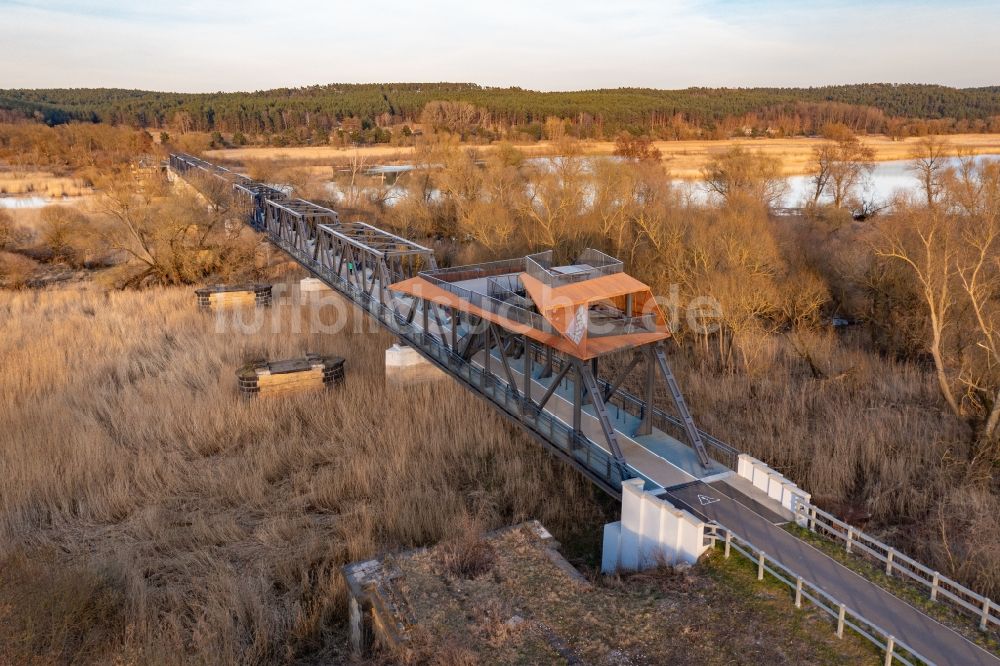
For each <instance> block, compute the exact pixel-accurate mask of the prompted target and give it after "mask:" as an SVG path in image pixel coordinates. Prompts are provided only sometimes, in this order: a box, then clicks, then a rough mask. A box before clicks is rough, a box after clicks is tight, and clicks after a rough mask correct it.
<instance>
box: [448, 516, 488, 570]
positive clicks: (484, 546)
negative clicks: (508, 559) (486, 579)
mask: <svg viewBox="0 0 1000 666" xmlns="http://www.w3.org/2000/svg"><path fill="white" fill-rule="evenodd" d="M460 530H461V531H460V533H459V535H458V536H457V537H456V538H454V539H452V540H450V541H448V542H446V543H445V544H443V545H442V547H441V557H442V563H443V564H444V567H445V569H446V570H447V571H449V572H450V573H451V574H452V575H453V576H458V577H460V578H477V577H479V576H481V575H483V574H484V573H487V572H488V571H490V570H491V569H492V568H493V563H494V561H495V559H496V552H495V550H494V548H493V546H492V544H490V542H489V541H487V540H486V539H485V538H483V534H482V531H481V529H480V528H479V527H478V525H476V523H474V522H468V521H466V524H465V525H464V526H463V527H461V528H460Z"/></svg>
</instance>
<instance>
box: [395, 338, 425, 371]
mask: <svg viewBox="0 0 1000 666" xmlns="http://www.w3.org/2000/svg"><path fill="white" fill-rule="evenodd" d="M424 363H428V364H429V363H430V361H428V360H427V359H425V358H424V357H423V356H421V355H420V353H419V352H418V351H417V350H416V349H414V348H413V347H407V346H403V345H400V344H398V343H397V344H394V345H392V346H391V347H389V348H388V349H386V350H385V367H387V368H409V367H412V366H415V365H421V364H424Z"/></svg>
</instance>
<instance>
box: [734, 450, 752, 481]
mask: <svg viewBox="0 0 1000 666" xmlns="http://www.w3.org/2000/svg"><path fill="white" fill-rule="evenodd" d="M736 473H737V474H739V475H740V476H742V477H743V478H744V479H747V480H748V481H753V462H752V460H751V458H750V456H748V455H747V454H745V453H741V454H740V455H739V456H737V458H736Z"/></svg>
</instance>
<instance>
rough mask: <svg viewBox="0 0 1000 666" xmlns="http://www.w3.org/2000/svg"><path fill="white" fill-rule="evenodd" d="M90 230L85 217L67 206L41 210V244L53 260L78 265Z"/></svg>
mask: <svg viewBox="0 0 1000 666" xmlns="http://www.w3.org/2000/svg"><path fill="white" fill-rule="evenodd" d="M91 233H92V231H91V228H90V224H89V221H88V219H87V217H86V216H85V215H84V214H83V213H81V212H80V211H78V210H76V209H75V208H71V207H69V206H46V207H45V208H43V209H42V211H41V229H40V233H39V237H40V241H41V243H42V246H43V247H44V248H45V249H46V250H47V251H48V252H50V253H51V254H52V259H53V260H54V261H60V262H64V263H66V264H69V265H70V266H78V265H80V264H81V263H82V261H83V258H84V255H85V246H86V244H87V242H88V240H89V237H90V235H91Z"/></svg>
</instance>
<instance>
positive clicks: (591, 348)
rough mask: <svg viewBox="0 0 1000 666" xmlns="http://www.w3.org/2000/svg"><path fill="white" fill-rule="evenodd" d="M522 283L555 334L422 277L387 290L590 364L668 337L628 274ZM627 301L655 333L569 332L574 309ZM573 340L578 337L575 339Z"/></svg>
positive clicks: (655, 309) (648, 298)
mask: <svg viewBox="0 0 1000 666" xmlns="http://www.w3.org/2000/svg"><path fill="white" fill-rule="evenodd" d="M520 278H521V282H522V284H524V286H525V289H526V290H527V292H528V295H529V296H530V297H531V299H532V300H533V301H534V302H535V304H536V306H537V307H538V310H539V312H540V313H541V314H542V316H543V317H545V319H546V320H547V321H549V322H550V323H551V324H552V326H553V328H555V329H556V330H557V331H559V334H558V335H556V334H554V333H549V332H546V331H541V330H538V329H536V328H534V327H532V326H528V325H526V324H522V323H520V322H517V321H514V320H512V319H509V318H507V317H504V316H503V315H500V314H498V313H496V312H492V311H490V310H486V309H484V308H481V307H478V306H476V305H473V304H472V303H470V302H469V301H468V300H467V299H465V298H462V297H460V296H458V295H457V294H454V293H452V292H450V291H448V290H446V289H444V288H442V287H439V286H437V285H435V284H433V283H432V282H430V281H428V280H425V279H424V278H422V277H414V278H410V279H408V280H403V281H402V282H397V283H395V284H392V285H389V289H391V290H392V291H394V292H397V293H400V294H406V295H408V296H414V297H416V298H424V299H427V300H429V301H431V302H432V303H436V304H438V305H446V306H448V307H452V308H456V309H458V310H461V311H463V312H467V313H469V314H472V315H474V316H476V317H480V318H482V319H485V320H487V321H490V322H493V323H494V324H497V325H498V326H501V327H502V328H505V329H507V330H509V331H511V332H513V333H518V334H521V335H526V336H528V337H529V338H532V339H533V340H535V341H537V342H540V343H542V344H545V345H548V346H550V347H552V348H554V349H557V350H559V351H561V352H564V353H566V354H568V355H570V356H574V357H576V358H580V359H584V360H587V359H591V358H594V357H597V356H602V355H604V354H608V353H610V352H613V351H618V350H620V349H627V348H629V347H636V346H639V345H644V344H647V343H650V342H656V341H658V340H663V339H665V338H668V337H670V332H669V330H668V328H667V325H666V320H665V318H664V316H663V312H662V310H660V308H659V306H658V305H657V303H656V301H655V299H654V298H653V295H652V292H651V291H650V289H649V287H648V286H646V285H645V284H643V283H642V282H639V281H638V280H636V279H635V278H633V277H631V276H630V275H626V274H624V273H617V274H614V275H605V276H601V277H598V278H594V279H591V280H584V281H582V282H577V283H573V284H568V285H563V286H561V287H549V286H548V285H546V284H544V283H542V282H541V281H539V280H536V279H535V278H532V277H531V276H529V275H527V274H526V273H522V274H521V275H520ZM627 296H632V307H633V310H634V312H636V313H638V314H654V315H655V318H656V330H655V331H644V332H639V333H627V334H622V335H608V336H601V337H593V338H591V337H590V336H588V335H586V333H585V331H584V333H583V334H581V335H574V331H573V330H571V327H572V318H573V317H575V312H576V309H577V308H580V307H583V308H585V309H586V308H587V307H589V306H590V305H591V304H593V303H599V302H602V301H604V302H608V303H610V304H612V305H614V306H615V307H616V308H618V309H620V310H624V308H625V300H626V297H627ZM574 338H576V339H575V340H574Z"/></svg>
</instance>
